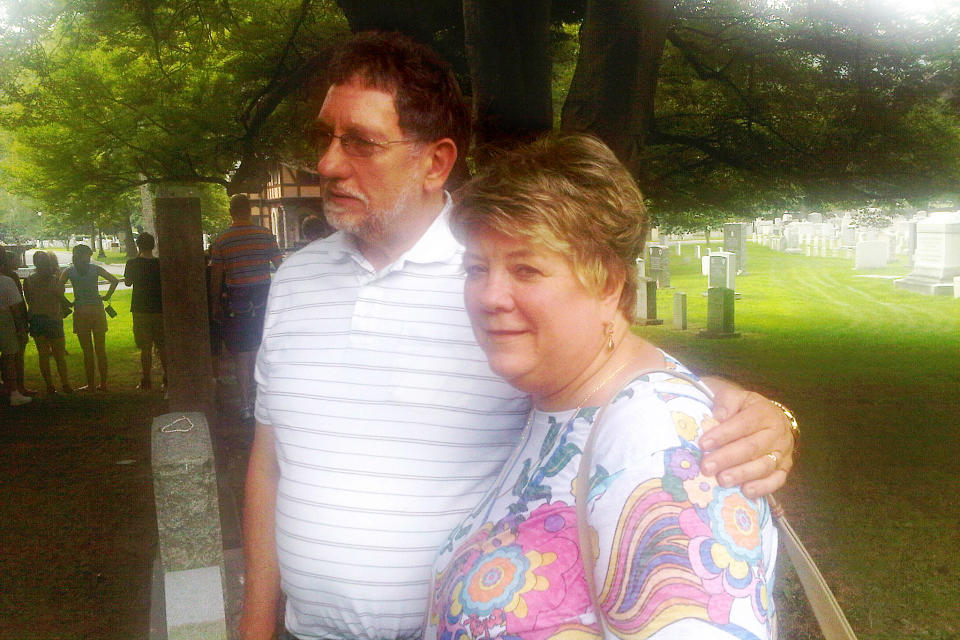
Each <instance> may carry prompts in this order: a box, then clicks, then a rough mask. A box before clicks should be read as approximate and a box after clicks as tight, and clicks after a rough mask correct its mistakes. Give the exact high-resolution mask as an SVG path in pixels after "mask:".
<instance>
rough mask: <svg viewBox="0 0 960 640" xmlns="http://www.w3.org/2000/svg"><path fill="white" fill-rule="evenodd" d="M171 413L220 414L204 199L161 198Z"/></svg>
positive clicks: (158, 215)
mask: <svg viewBox="0 0 960 640" xmlns="http://www.w3.org/2000/svg"><path fill="white" fill-rule="evenodd" d="M156 225H157V244H158V245H160V246H162V247H163V251H162V252H161V253H160V276H161V279H162V281H163V329H164V335H165V336H166V352H167V377H168V383H167V393H168V395H169V397H170V404H169V408H170V410H171V411H200V412H201V413H203V414H204V415H206V416H215V415H216V405H215V403H214V395H213V394H214V388H213V369H212V368H211V366H210V330H209V326H210V325H209V318H208V313H207V284H206V275H205V269H206V265H205V263H204V257H203V231H202V228H201V226H200V199H199V198H157V200H156Z"/></svg>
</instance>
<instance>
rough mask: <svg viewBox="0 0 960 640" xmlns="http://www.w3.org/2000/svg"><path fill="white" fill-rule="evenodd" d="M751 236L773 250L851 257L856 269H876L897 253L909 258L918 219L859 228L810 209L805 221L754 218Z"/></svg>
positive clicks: (821, 255) (844, 218) (915, 237)
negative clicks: (882, 227) (829, 219)
mask: <svg viewBox="0 0 960 640" xmlns="http://www.w3.org/2000/svg"><path fill="white" fill-rule="evenodd" d="M754 229H755V231H754V233H753V235H752V240H753V241H754V242H756V243H758V244H761V245H763V246H765V247H769V248H771V249H773V250H775V251H784V252H786V253H795V254H806V255H807V256H818V257H831V258H848V259H849V258H853V259H854V268H855V269H877V268H882V267H885V266H887V265H888V264H890V263H891V262H894V261H895V260H896V259H897V256H898V255H906V256H907V258H908V260H911V261H912V258H913V254H914V253H915V251H916V248H917V220H898V221H896V222H895V223H894V225H892V226H891V227H890V228H889V229H887V230H878V229H872V228H871V229H858V228H856V227H854V226H852V225H851V218H850V217H849V216H844V217H842V218H835V219H833V220H832V221H828V222H824V221H823V217H822V214H819V213H811V214H809V215H808V216H807V219H806V220H804V221H798V220H791V219H788V218H787V216H784V217H783V218H777V219H775V220H774V221H772V222H771V221H769V220H762V219H761V220H757V221H756V222H755V223H754Z"/></svg>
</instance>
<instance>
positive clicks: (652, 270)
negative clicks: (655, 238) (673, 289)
mask: <svg viewBox="0 0 960 640" xmlns="http://www.w3.org/2000/svg"><path fill="white" fill-rule="evenodd" d="M647 261H648V277H650V278H653V279H654V280H656V281H657V285H658V286H659V287H660V288H662V289H667V288H669V287H670V247H669V246H667V245H662V244H651V245H648V246H647Z"/></svg>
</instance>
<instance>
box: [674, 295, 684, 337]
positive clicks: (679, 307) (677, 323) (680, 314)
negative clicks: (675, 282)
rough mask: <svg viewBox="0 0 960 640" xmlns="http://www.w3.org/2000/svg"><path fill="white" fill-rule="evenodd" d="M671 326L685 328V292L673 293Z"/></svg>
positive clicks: (682, 329)
mask: <svg viewBox="0 0 960 640" xmlns="http://www.w3.org/2000/svg"><path fill="white" fill-rule="evenodd" d="M673 328H674V329H678V330H680V331H686V329H687V294H686V293H684V292H682V291H677V292H676V293H674V294H673Z"/></svg>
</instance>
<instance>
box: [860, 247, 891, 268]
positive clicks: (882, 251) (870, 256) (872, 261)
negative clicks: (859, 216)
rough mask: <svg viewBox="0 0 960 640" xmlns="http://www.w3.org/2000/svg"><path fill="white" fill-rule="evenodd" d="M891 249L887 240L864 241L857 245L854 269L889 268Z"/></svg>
mask: <svg viewBox="0 0 960 640" xmlns="http://www.w3.org/2000/svg"><path fill="white" fill-rule="evenodd" d="M889 253H890V249H889V246H888V244H887V241H886V240H873V241H869V242H868V241H863V242H858V243H857V254H856V257H855V258H854V263H853V268H854V269H858V270H859V269H881V268H883V267H885V266H887V263H888V258H889Z"/></svg>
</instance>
